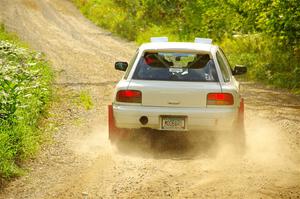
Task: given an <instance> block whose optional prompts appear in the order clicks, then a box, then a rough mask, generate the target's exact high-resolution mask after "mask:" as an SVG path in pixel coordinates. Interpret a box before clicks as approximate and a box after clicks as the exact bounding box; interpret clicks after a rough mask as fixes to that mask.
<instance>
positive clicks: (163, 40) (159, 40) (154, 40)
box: [151, 37, 169, 43]
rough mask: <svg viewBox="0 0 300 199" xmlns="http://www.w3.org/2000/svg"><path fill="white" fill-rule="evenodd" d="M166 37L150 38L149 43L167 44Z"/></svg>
mask: <svg viewBox="0 0 300 199" xmlns="http://www.w3.org/2000/svg"><path fill="white" fill-rule="evenodd" d="M168 40H169V39H168V37H151V42H152V43H154V42H168Z"/></svg>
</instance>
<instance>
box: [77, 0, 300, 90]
mask: <svg viewBox="0 0 300 199" xmlns="http://www.w3.org/2000/svg"><path fill="white" fill-rule="evenodd" d="M73 1H74V3H75V4H76V5H77V6H78V7H79V8H80V9H81V11H82V12H83V13H84V14H85V15H86V16H87V17H88V18H89V19H91V20H92V21H93V22H95V23H96V24H97V25H100V26H102V27H104V28H107V29H109V30H110V31H112V32H114V33H117V34H119V35H121V36H123V37H125V38H127V39H129V40H134V41H136V42H137V43H143V42H148V41H149V39H150V37H153V36H168V37H169V39H170V40H171V41H192V40H193V39H194V38H195V37H209V38H212V39H213V40H214V41H216V42H218V43H221V44H222V45H223V46H224V47H225V51H226V52H227V51H228V52H230V60H231V61H232V62H235V63H240V64H247V65H249V69H250V70H249V77H250V78H253V79H255V80H259V81H263V82H266V83H270V84H273V85H275V86H278V87H284V88H289V89H299V87H300V86H299V70H300V69H299V62H300V60H299V57H300V50H299V49H300V1H299V0H289V1H287V0H260V1H256V0H246V1H240V0H218V1H217V0H161V1H158V0H73ZM235 35H240V37H239V38H235ZM287 80H289V81H287Z"/></svg>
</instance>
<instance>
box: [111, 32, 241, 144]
mask: <svg viewBox="0 0 300 199" xmlns="http://www.w3.org/2000/svg"><path fill="white" fill-rule="evenodd" d="M115 69H117V70H121V71H125V74H124V76H123V78H122V79H121V80H120V81H119V83H118V84H117V85H116V87H115V92H114V98H113V102H112V104H111V105H109V106H108V117H109V118H108V122H109V138H110V140H111V141H115V140H117V139H120V138H121V139H122V138H123V137H124V136H128V134H130V133H139V131H138V130H137V129H148V130H149V131H151V130H152V131H153V133H155V132H157V131H160V132H163V131H180V132H191V131H204V130H216V131H218V130H220V131H224V132H228V135H229V134H230V133H231V134H232V132H237V133H235V134H236V135H238V137H240V138H242V137H244V101H243V98H242V97H241V94H240V84H239V82H238V81H237V80H236V79H235V77H234V76H235V75H241V74H244V73H246V72H247V68H246V67H244V66H241V65H237V66H235V67H234V68H231V66H230V65H229V62H228V60H227V58H226V56H225V54H224V52H223V51H222V49H221V48H220V47H219V46H217V45H213V44H212V40H211V39H206V38H196V39H195V42H168V38H166V37H160V38H151V42H150V43H145V44H142V45H141V46H140V47H139V48H138V49H137V51H136V53H135V55H134V56H133V58H132V60H131V61H130V62H129V63H127V62H116V63H115Z"/></svg>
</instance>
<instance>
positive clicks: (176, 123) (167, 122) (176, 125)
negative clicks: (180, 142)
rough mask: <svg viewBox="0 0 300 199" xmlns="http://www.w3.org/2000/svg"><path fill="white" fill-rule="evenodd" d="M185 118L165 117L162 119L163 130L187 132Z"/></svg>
mask: <svg viewBox="0 0 300 199" xmlns="http://www.w3.org/2000/svg"><path fill="white" fill-rule="evenodd" d="M185 118H186V117H171V116H170V117H169V116H163V117H162V119H161V121H162V124H161V128H162V129H163V130H185V129H186V126H185Z"/></svg>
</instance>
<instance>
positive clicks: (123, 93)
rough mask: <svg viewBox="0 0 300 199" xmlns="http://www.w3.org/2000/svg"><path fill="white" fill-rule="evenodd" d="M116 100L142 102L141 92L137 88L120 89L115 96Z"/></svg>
mask: <svg viewBox="0 0 300 199" xmlns="http://www.w3.org/2000/svg"><path fill="white" fill-rule="evenodd" d="M116 100H117V102H127V103H142V92H141V91H137V90H120V91H118V92H117V96H116Z"/></svg>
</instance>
